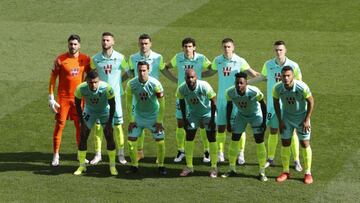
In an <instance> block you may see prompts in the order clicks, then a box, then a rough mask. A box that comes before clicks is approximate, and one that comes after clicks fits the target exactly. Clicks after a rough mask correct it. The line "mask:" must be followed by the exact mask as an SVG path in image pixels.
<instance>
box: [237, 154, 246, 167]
mask: <svg viewBox="0 0 360 203" xmlns="http://www.w3.org/2000/svg"><path fill="white" fill-rule="evenodd" d="M238 164H239V165H244V164H245V155H244V152H240V153H239V156H238Z"/></svg>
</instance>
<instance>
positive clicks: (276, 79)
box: [274, 73, 281, 82]
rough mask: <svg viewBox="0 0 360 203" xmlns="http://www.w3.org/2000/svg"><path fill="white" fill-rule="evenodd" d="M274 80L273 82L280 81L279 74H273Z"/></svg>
mask: <svg viewBox="0 0 360 203" xmlns="http://www.w3.org/2000/svg"><path fill="white" fill-rule="evenodd" d="M274 79H275V82H280V81H281V73H274Z"/></svg>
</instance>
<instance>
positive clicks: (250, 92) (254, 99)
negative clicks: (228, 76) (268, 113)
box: [226, 85, 264, 117]
mask: <svg viewBox="0 0 360 203" xmlns="http://www.w3.org/2000/svg"><path fill="white" fill-rule="evenodd" d="M226 99H227V101H232V102H233V104H235V106H236V107H237V109H238V112H239V113H240V114H241V115H242V116H244V117H253V116H255V115H259V114H260V115H262V113H261V108H260V103H259V101H261V100H263V99H264V94H263V93H262V92H261V91H260V90H259V88H257V87H255V86H251V85H247V87H246V91H245V94H244V95H240V94H239V93H238V92H237V91H236V89H235V86H232V87H230V88H229V89H228V90H227V91H226Z"/></svg>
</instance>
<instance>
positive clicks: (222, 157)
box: [218, 152, 225, 163]
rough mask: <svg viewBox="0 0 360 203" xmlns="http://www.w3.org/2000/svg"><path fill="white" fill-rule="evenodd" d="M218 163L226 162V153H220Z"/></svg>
mask: <svg viewBox="0 0 360 203" xmlns="http://www.w3.org/2000/svg"><path fill="white" fill-rule="evenodd" d="M218 162H219V163H223V162H225V156H224V152H219V153H218Z"/></svg>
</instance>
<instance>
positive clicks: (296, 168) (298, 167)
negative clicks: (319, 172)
mask: <svg viewBox="0 0 360 203" xmlns="http://www.w3.org/2000/svg"><path fill="white" fill-rule="evenodd" d="M294 165H295V170H296V171H298V172H301V171H302V170H303V168H302V167H301V164H300V161H299V160H297V161H294Z"/></svg>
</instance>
